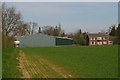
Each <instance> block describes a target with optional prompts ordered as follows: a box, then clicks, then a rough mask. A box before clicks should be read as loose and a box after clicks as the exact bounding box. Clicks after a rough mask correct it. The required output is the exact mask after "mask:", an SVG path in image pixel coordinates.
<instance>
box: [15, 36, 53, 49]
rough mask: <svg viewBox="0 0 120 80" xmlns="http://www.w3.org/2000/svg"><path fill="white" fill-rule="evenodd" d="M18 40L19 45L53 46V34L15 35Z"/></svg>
mask: <svg viewBox="0 0 120 80" xmlns="http://www.w3.org/2000/svg"><path fill="white" fill-rule="evenodd" d="M16 39H17V40H18V41H20V47H39V46H55V38H54V36H48V35H44V34H34V35H27V36H23V37H21V36H20V37H16Z"/></svg>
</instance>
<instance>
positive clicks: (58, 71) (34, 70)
mask: <svg viewBox="0 0 120 80" xmlns="http://www.w3.org/2000/svg"><path fill="white" fill-rule="evenodd" d="M19 68H20V71H21V72H22V75H23V78H70V77H72V75H71V74H70V73H68V71H66V70H65V69H63V68H62V67H60V66H58V65H56V64H54V63H52V62H50V61H48V60H47V59H43V58H42V57H40V56H36V55H34V56H26V54H25V53H24V52H22V51H21V50H20V53H19Z"/></svg>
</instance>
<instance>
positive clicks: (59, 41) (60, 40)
mask: <svg viewBox="0 0 120 80" xmlns="http://www.w3.org/2000/svg"><path fill="white" fill-rule="evenodd" d="M72 44H73V40H71V39H63V38H56V45H72Z"/></svg>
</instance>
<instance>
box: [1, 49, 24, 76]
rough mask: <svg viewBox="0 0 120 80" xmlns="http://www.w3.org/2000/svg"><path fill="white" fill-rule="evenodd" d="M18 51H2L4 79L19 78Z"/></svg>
mask: <svg viewBox="0 0 120 80" xmlns="http://www.w3.org/2000/svg"><path fill="white" fill-rule="evenodd" d="M18 52H19V50H18V49H13V48H7V49H3V51H2V78H19V77H21V76H22V75H21V73H20V72H19V68H18V67H17V66H18V63H19V61H18V60H17V59H16V58H18Z"/></svg>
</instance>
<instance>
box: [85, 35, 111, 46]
mask: <svg viewBox="0 0 120 80" xmlns="http://www.w3.org/2000/svg"><path fill="white" fill-rule="evenodd" d="M87 41H88V44H89V45H110V42H111V41H110V40H109V34H107V33H92V34H88V40H87Z"/></svg>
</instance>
